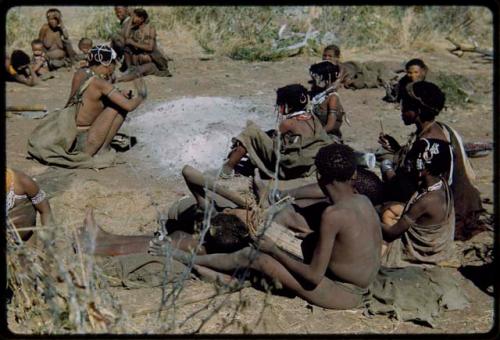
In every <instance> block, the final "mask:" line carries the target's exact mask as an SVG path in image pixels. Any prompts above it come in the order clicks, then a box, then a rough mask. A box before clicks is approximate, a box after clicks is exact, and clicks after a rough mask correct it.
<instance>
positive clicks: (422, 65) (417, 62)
mask: <svg viewBox="0 0 500 340" xmlns="http://www.w3.org/2000/svg"><path fill="white" fill-rule="evenodd" d="M412 66H418V67H420V68H422V69H424V70H427V65H425V63H424V61H423V60H422V59H418V58H415V59H411V60H409V61H408V62H407V63H406V65H405V69H406V70H407V71H408V69H409V68H410V67H412Z"/></svg>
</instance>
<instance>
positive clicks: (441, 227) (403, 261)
mask: <svg viewBox="0 0 500 340" xmlns="http://www.w3.org/2000/svg"><path fill="white" fill-rule="evenodd" d="M410 153H412V155H410V156H409V159H412V161H413V163H414V164H413V168H414V169H415V173H414V176H415V181H416V182H417V183H418V187H417V190H416V192H415V193H413V195H412V196H411V198H410V200H409V201H408V202H407V203H406V205H405V207H404V209H403V212H402V214H401V217H400V218H399V219H398V221H397V222H396V223H394V224H393V225H388V224H383V225H382V233H383V236H384V240H385V241H387V242H389V244H388V248H386V247H385V245H384V247H383V250H382V255H383V259H382V264H383V265H385V266H388V267H404V266H407V265H420V266H425V265H436V264H439V263H440V262H443V261H446V260H449V259H450V256H451V255H452V247H453V238H454V232H455V210H454V205H453V195H452V193H451V189H450V187H449V185H448V179H447V177H448V172H449V164H450V161H451V148H450V145H449V143H447V142H444V141H442V140H438V139H432V138H429V139H427V138H421V139H419V140H418V141H416V142H415V144H414V146H413V148H412V149H411V151H410Z"/></svg>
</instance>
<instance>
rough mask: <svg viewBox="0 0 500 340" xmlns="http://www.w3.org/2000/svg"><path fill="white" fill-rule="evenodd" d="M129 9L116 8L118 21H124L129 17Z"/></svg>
mask: <svg viewBox="0 0 500 340" xmlns="http://www.w3.org/2000/svg"><path fill="white" fill-rule="evenodd" d="M128 14H129V13H128V7H127V6H115V15H116V17H117V18H118V20H120V21H123V20H125V18H126V17H127V16H128Z"/></svg>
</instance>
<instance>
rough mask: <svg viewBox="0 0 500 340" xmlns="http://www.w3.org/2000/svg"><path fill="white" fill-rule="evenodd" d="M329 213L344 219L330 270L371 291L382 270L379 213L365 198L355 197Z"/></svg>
mask: <svg viewBox="0 0 500 340" xmlns="http://www.w3.org/2000/svg"><path fill="white" fill-rule="evenodd" d="M329 209H332V210H333V213H334V214H338V215H341V216H342V219H339V221H343V223H342V224H341V225H338V226H337V227H338V228H339V232H338V233H337V237H336V238H335V244H334V246H333V252H332V255H331V259H330V263H329V265H328V268H329V270H330V271H331V272H332V273H333V274H334V275H335V276H337V277H338V278H339V279H342V280H345V281H346V282H350V283H353V284H356V285H358V286H360V287H367V286H368V285H369V284H370V283H371V281H372V280H373V279H374V277H375V275H376V273H377V271H378V269H379V266H380V247H381V245H382V230H381V228H380V220H379V217H378V215H377V212H376V211H375V209H374V208H373V206H372V204H371V203H370V201H369V199H368V198H367V197H366V196H363V195H354V196H353V198H352V199H350V200H348V201H344V202H340V203H337V204H335V205H334V206H332V207H330V208H329ZM333 216H335V215H333Z"/></svg>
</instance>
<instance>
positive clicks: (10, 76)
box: [4, 50, 38, 86]
mask: <svg viewBox="0 0 500 340" xmlns="http://www.w3.org/2000/svg"><path fill="white" fill-rule="evenodd" d="M4 74H5V78H4V79H5V80H6V81H15V82H18V83H21V84H24V85H28V86H34V85H36V84H37V83H38V77H37V75H36V72H34V71H33V67H32V65H31V59H30V57H29V55H27V54H26V53H24V52H23V51H21V50H15V51H13V52H12V54H11V55H10V57H8V56H5V73H4Z"/></svg>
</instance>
